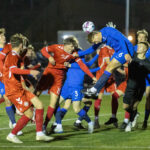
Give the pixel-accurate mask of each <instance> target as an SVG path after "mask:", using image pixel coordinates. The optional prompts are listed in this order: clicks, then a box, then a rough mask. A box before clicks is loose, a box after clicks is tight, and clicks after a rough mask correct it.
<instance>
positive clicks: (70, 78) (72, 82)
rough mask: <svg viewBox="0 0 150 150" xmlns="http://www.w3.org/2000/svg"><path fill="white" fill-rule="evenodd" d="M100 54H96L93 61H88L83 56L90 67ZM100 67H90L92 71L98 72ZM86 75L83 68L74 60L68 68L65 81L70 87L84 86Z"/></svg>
mask: <svg viewBox="0 0 150 150" xmlns="http://www.w3.org/2000/svg"><path fill="white" fill-rule="evenodd" d="M97 58H98V55H96V56H95V57H94V58H93V59H92V60H91V61H89V62H86V61H85V58H84V57H81V59H82V61H83V62H84V63H85V64H86V65H87V66H88V67H90V66H91V65H92V64H93V63H94V62H95V60H97ZM99 69H100V68H99V67H98V68H95V69H90V71H91V72H96V71H98V70H99ZM84 75H85V73H84V72H83V71H82V70H81V68H80V66H79V65H78V64H77V63H76V62H74V63H71V67H70V68H69V69H68V71H67V74H66V80H65V83H67V84H68V86H70V87H83V81H84Z"/></svg>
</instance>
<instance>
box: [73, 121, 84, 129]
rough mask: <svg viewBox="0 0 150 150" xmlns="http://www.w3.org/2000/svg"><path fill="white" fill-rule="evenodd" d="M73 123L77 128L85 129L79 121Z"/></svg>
mask: <svg viewBox="0 0 150 150" xmlns="http://www.w3.org/2000/svg"><path fill="white" fill-rule="evenodd" d="M73 125H74V126H75V127H76V128H78V129H85V128H84V127H83V125H82V124H81V123H76V122H74V124H73Z"/></svg>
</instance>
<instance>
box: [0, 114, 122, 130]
mask: <svg viewBox="0 0 150 150" xmlns="http://www.w3.org/2000/svg"><path fill="white" fill-rule="evenodd" d="M123 113H124V112H118V113H117V115H121V114H123ZM110 115H111V114H110V113H108V114H101V115H99V117H105V116H110ZM93 117H94V116H90V118H93ZM76 119H77V118H71V119H64V120H62V121H64V122H67V121H72V120H76ZM30 126H35V124H28V125H27V126H26V127H30ZM8 129H10V128H9V127H8V128H0V130H8Z"/></svg>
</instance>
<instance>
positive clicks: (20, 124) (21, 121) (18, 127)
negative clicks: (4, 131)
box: [11, 115, 31, 135]
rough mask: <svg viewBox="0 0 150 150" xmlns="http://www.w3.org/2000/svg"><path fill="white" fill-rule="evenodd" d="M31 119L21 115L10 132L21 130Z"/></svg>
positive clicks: (14, 132)
mask: <svg viewBox="0 0 150 150" xmlns="http://www.w3.org/2000/svg"><path fill="white" fill-rule="evenodd" d="M30 120H31V119H30V118H28V117H27V116H25V115H23V116H22V117H21V118H20V119H19V120H18V121H17V124H16V126H15V127H14V128H13V129H12V131H11V133H12V134H15V135H16V134H17V133H18V131H20V130H22V129H23V128H24V127H25V126H26V125H27V123H28V122H29V121H30Z"/></svg>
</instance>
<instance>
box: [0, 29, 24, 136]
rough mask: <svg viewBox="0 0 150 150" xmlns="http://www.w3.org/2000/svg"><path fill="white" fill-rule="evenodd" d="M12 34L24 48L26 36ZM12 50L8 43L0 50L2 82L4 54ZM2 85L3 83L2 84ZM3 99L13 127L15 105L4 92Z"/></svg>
mask: <svg viewBox="0 0 150 150" xmlns="http://www.w3.org/2000/svg"><path fill="white" fill-rule="evenodd" d="M1 31H3V34H4V33H5V30H4V29H1ZM14 36H17V37H18V36H20V37H21V38H22V39H23V41H24V42H23V46H24V48H26V43H27V38H26V37H25V36H23V35H22V34H15V35H14ZM11 50H12V47H11V44H10V43H8V44H6V45H4V47H3V49H2V51H0V72H1V78H0V80H1V81H2V82H3V80H2V77H3V73H2V70H3V63H4V60H5V57H6V55H7V54H8V53H9V52H10V51H11ZM2 84H3V83H2ZM3 86H4V85H3ZM3 97H4V99H5V104H6V108H5V109H6V112H7V115H8V117H9V120H10V121H9V127H10V128H14V127H15V126H16V120H15V107H14V105H12V103H11V102H10V101H9V99H8V98H7V97H6V95H5V93H4V95H3ZM22 134H23V133H22V131H19V132H18V133H17V135H22Z"/></svg>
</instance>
